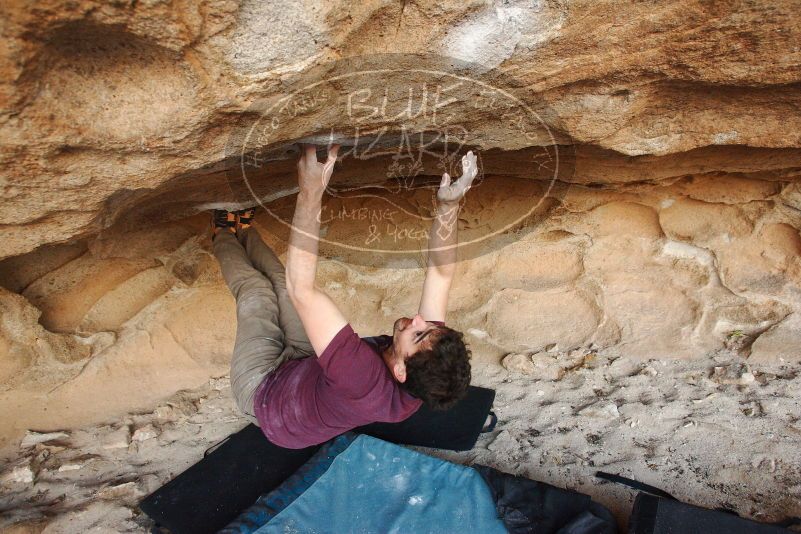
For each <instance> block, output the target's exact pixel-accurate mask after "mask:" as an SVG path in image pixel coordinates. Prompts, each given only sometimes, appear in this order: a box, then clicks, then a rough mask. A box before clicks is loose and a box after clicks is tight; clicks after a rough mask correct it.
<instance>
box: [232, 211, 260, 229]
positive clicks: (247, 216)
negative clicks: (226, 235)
mask: <svg viewBox="0 0 801 534" xmlns="http://www.w3.org/2000/svg"><path fill="white" fill-rule="evenodd" d="M234 213H236V217H237V221H238V224H239V229H241V230H247V229H248V228H250V225H251V224H252V223H253V217H254V216H255V215H256V208H255V207H253V208H245V209H243V210H238V211H236V212H234Z"/></svg>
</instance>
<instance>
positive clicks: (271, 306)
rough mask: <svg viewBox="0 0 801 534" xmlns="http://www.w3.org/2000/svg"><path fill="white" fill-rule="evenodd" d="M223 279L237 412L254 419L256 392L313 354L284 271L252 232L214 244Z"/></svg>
mask: <svg viewBox="0 0 801 534" xmlns="http://www.w3.org/2000/svg"><path fill="white" fill-rule="evenodd" d="M212 250H213V251H214V255H215V256H216V257H217V260H218V261H219V262H220V269H221V270H222V275H223V278H224V279H225V283H226V284H227V285H228V288H229V289H230V290H231V293H232V294H233V295H234V297H235V298H236V322H237V324H236V342H235V343H234V354H233V357H232V358H231V392H232V394H233V397H234V400H235V401H236V404H237V406H238V407H239V410H240V411H241V412H242V413H243V414H244V415H245V417H247V418H248V419H249V420H250V421H252V422H254V423H256V424H258V422H257V421H256V417H255V416H254V415H253V400H254V397H255V394H256V389H257V388H258V387H259V385H260V384H261V383H262V381H263V380H264V378H265V377H266V376H267V375H268V374H270V373H271V372H273V371H274V370H275V369H277V368H278V366H279V365H281V364H282V363H284V362H285V361H287V360H290V359H297V358H306V357H308V356H313V355H314V349H313V348H312V346H311V343H310V342H309V338H308V337H307V336H306V331H305V330H304V329H303V324H302V323H301V322H300V318H299V317H298V312H297V311H296V310H295V307H294V306H293V305H292V302H291V301H290V300H289V295H288V294H287V290H286V274H285V268H284V266H283V264H281V261H280V260H279V259H278V257H277V256H276V255H275V253H274V252H273V251H272V250H271V249H270V248H269V247H268V246H267V245H266V244H265V243H264V241H262V239H261V236H259V233H258V232H257V231H256V230H255V229H253V227H251V228H249V229H247V230H244V231H243V232H242V233H241V235H239V236H238V237H237V236H234V234H232V233H230V232H227V231H221V232H220V233H219V234H218V235H217V236H216V237H215V238H214V241H213V242H212Z"/></svg>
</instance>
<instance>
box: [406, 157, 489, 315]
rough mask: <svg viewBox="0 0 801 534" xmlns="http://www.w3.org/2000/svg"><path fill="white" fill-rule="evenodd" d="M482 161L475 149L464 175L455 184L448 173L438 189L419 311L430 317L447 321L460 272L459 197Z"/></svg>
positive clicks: (465, 163)
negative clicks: (457, 251)
mask: <svg viewBox="0 0 801 534" xmlns="http://www.w3.org/2000/svg"><path fill="white" fill-rule="evenodd" d="M477 174H478V165H477V162H476V156H475V154H473V151H472V150H471V151H469V152H468V153H467V155H466V156H463V157H462V176H461V177H460V178H459V179H458V180H457V181H456V182H454V183H453V184H451V178H450V176H449V175H448V173H445V174H443V175H442V182H440V186H439V190H438V191H437V213H436V216H435V217H434V222H433V223H432V224H431V236H430V237H429V240H428V250H429V255H428V265H427V267H426V279H425V282H423V296H422V297H421V299H420V309H419V313H420V315H422V316H423V319H425V320H426V321H443V322H444V321H445V313H446V311H447V309H448V292H449V291H450V288H451V282H452V281H453V275H454V273H455V272H456V246H457V245H458V243H459V241H458V235H457V223H458V221H459V201H460V200H461V199H462V197H463V196H464V195H465V193H467V191H468V190H469V189H470V187H471V185H472V184H473V179H474V178H475V177H476V175H477Z"/></svg>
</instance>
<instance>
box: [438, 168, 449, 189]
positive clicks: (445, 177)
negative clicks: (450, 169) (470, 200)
mask: <svg viewBox="0 0 801 534" xmlns="http://www.w3.org/2000/svg"><path fill="white" fill-rule="evenodd" d="M449 185H451V177H450V175H449V174H448V173H447V172H446V173H444V174H443V175H442V181H441V182H440V183H439V186H440V187H448V186H449Z"/></svg>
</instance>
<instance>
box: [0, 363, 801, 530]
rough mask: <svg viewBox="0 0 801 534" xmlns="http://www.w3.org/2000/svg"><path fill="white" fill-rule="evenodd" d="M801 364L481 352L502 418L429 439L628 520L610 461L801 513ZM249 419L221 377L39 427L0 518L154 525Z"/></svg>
mask: <svg viewBox="0 0 801 534" xmlns="http://www.w3.org/2000/svg"><path fill="white" fill-rule="evenodd" d="M799 371H801V366H799V365H797V364H796V365H794V366H783V367H777V368H774V369H770V370H768V369H764V368H763V369H755V368H753V367H749V366H747V365H746V364H745V361H744V360H742V359H739V358H738V357H736V356H733V355H731V354H728V353H721V354H719V355H718V356H716V357H714V358H710V359H706V360H698V361H689V362H688V361H672V362H671V361H655V360H654V361H650V362H641V361H635V360H629V359H625V358H616V359H615V358H613V357H610V356H604V355H597V354H593V355H590V356H588V357H586V358H584V361H583V363H582V364H581V365H580V366H578V367H575V368H573V369H571V370H568V371H567V372H566V373H565V374H564V376H563V377H562V378H561V379H559V380H556V381H548V380H533V379H532V378H531V377H530V376H524V375H521V374H518V373H516V372H514V371H508V370H506V369H504V368H503V367H502V366H500V365H497V364H486V363H479V362H477V363H476V364H474V373H473V374H474V379H473V383H474V384H476V385H482V386H488V387H494V388H495V389H496V390H497V397H496V402H495V410H496V412H497V414H498V416H499V423H498V426H497V427H496V429H495V430H494V431H493V432H492V433H489V434H486V435H483V436H482V437H481V438H480V439H479V441H478V443H477V444H476V446H475V448H474V449H473V450H471V451H468V452H462V453H455V452H449V451H439V450H434V449H418V450H421V451H424V452H427V453H429V454H432V455H435V456H439V457H442V458H445V459H449V460H452V461H455V462H459V463H463V464H469V463H474V462H475V463H482V464H486V465H490V466H492V467H495V468H498V469H501V470H504V471H506V472H510V473H514V474H518V475H522V476H526V477H529V478H532V479H536V480H541V481H545V482H549V483H551V484H555V485H557V486H561V487H568V488H572V489H575V490H578V491H581V492H584V493H587V494H589V495H591V496H592V497H593V498H594V499H596V500H597V501H599V502H601V503H602V504H604V505H606V506H608V507H609V508H610V509H611V510H612V511H613V512H614V513H615V515H616V516H617V517H618V518H619V520H620V522H621V526H624V525H625V524H626V517H627V515H628V512H629V511H630V508H631V505H632V503H633V495H634V493H633V492H632V491H630V490H628V489H626V488H624V487H621V486H617V485H614V484H609V483H605V482H602V481H599V480H597V479H596V478H594V473H595V471H597V470H603V471H607V472H612V473H619V474H623V475H625V476H628V477H631V478H635V479H638V480H641V481H644V482H647V483H649V484H652V485H655V486H658V487H660V488H663V489H665V490H667V491H668V492H670V493H672V494H673V495H675V496H676V497H678V498H679V499H681V500H684V501H686V502H691V503H695V504H699V505H703V506H707V507H725V508H728V509H732V510H735V511H737V512H738V513H740V514H741V515H744V516H748V517H752V518H756V519H760V520H766V521H767V520H779V519H783V518H784V517H786V516H799V515H801V400H800V399H801V396H799V392H801V373H800V372H799ZM244 425H245V421H244V420H243V419H242V418H241V417H239V416H238V415H237V413H236V412H235V409H234V407H233V403H232V402H231V400H230V388H229V384H228V381H227V380H226V379H218V380H212V381H211V382H210V383H209V384H208V385H207V386H205V387H203V388H201V389H199V390H195V391H191V392H183V393H181V394H179V395H177V396H175V397H174V398H172V399H171V400H170V401H169V402H167V403H164V404H162V405H161V406H159V407H158V408H157V409H156V410H155V411H154V412H152V413H142V414H136V415H134V414H132V415H130V416H129V417H128V418H127V419H125V420H124V421H120V422H119V423H118V424H114V425H103V426H93V427H88V428H82V429H79V430H73V431H66V432H64V433H63V434H60V435H55V436H49V439H48V437H47V436H44V437H43V436H37V435H35V434H29V436H28V438H27V439H28V446H27V447H21V448H18V449H16V450H11V449H7V450H5V451H4V452H5V455H4V457H5V458H11V457H13V456H17V458H15V459H14V460H9V461H7V462H6V463H4V464H3V467H2V472H0V478H1V479H2V484H3V486H2V488H3V492H2V497H0V514H2V519H0V530H2V531H4V532H17V533H20V532H26V533H27V532H46V533H58V532H70V533H73V532H87V531H89V530H91V531H92V532H147V531H148V528H149V527H150V526H151V523H150V521H149V519H148V518H147V517H146V516H144V515H143V514H142V513H141V512H140V511H139V510H138V509H137V507H136V504H137V502H138V501H139V500H140V499H141V498H142V497H143V496H145V495H146V494H148V493H149V492H151V491H153V490H154V489H156V488H157V487H159V486H160V485H162V484H163V483H165V482H166V481H168V480H169V479H171V478H172V477H173V476H175V475H176V474H178V473H180V472H181V471H183V470H184V469H185V468H187V467H188V466H189V465H191V464H192V463H194V462H196V461H198V460H199V459H200V458H201V457H202V455H203V452H204V451H205V450H206V449H207V448H208V447H209V446H211V445H213V444H214V443H216V442H218V441H219V440H221V439H222V438H224V437H225V436H227V435H228V434H230V433H233V432H235V431H236V430H238V429H239V428H241V427H243V426H244ZM44 439H48V440H47V441H45V442H43V443H33V442H35V441H40V440H44Z"/></svg>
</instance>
